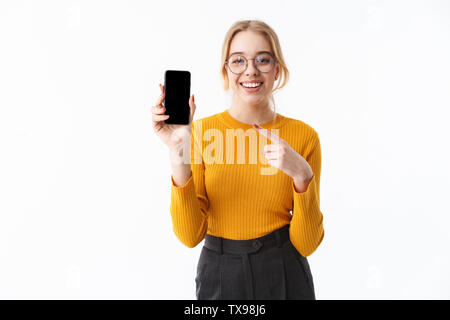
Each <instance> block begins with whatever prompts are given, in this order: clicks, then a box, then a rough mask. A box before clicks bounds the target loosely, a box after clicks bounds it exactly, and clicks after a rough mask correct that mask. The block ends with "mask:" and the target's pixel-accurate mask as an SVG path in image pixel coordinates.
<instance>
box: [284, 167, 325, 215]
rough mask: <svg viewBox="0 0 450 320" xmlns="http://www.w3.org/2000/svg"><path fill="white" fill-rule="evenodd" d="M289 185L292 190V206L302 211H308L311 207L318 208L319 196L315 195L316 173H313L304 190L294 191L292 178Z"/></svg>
mask: <svg viewBox="0 0 450 320" xmlns="http://www.w3.org/2000/svg"><path fill="white" fill-rule="evenodd" d="M291 186H292V191H293V192H294V208H299V209H300V211H301V212H303V213H306V212H309V211H310V210H311V209H316V208H317V209H319V208H318V203H317V201H318V199H319V198H318V197H317V188H316V175H313V177H312V179H311V181H310V182H309V184H308V187H307V189H306V191H304V192H297V191H295V187H294V180H292V183H291ZM319 213H320V212H319Z"/></svg>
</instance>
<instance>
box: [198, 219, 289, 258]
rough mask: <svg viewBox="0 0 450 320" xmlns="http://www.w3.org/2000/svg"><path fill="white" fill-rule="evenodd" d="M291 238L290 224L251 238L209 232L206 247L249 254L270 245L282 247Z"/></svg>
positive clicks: (220, 251)
mask: <svg viewBox="0 0 450 320" xmlns="http://www.w3.org/2000/svg"><path fill="white" fill-rule="evenodd" d="M288 240H289V224H287V225H285V226H283V227H282V228H280V229H277V230H275V231H273V232H271V233H269V234H267V235H265V236H262V237H259V238H255V239H249V240H232V239H226V238H221V237H216V236H212V235H210V234H207V235H206V236H205V244H204V245H205V247H207V248H208V249H211V250H214V251H216V252H219V253H220V254H223V253H232V254H248V253H254V252H257V251H259V250H260V249H261V248H262V249H261V250H264V249H266V248H270V247H274V246H277V247H281V246H282V245H283V244H284V243H285V242H286V241H288Z"/></svg>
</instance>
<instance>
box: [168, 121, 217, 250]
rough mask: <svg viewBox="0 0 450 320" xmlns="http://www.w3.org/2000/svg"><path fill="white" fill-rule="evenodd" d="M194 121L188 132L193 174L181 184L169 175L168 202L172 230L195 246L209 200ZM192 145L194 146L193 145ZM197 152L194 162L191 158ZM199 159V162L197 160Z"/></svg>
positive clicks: (204, 225) (201, 234)
mask: <svg viewBox="0 0 450 320" xmlns="http://www.w3.org/2000/svg"><path fill="white" fill-rule="evenodd" d="M194 124H195V122H194V123H193V127H192V133H191V154H190V160H191V171H192V175H191V176H190V178H189V179H188V180H187V182H186V183H185V185H184V186H178V187H177V186H176V185H175V183H174V181H173V175H171V177H170V180H171V202H170V213H171V216H172V225H173V231H174V233H175V235H176V236H177V238H178V239H179V240H180V241H181V242H182V243H183V244H184V245H185V246H187V247H189V248H194V247H195V246H197V245H198V244H199V243H200V242H201V241H202V240H203V239H204V238H205V235H206V231H207V229H208V209H209V200H208V196H207V194H206V188H205V165H204V162H203V157H202V156H201V154H200V153H199V151H200V150H201V149H199V148H200V147H199V146H198V145H199V144H198V141H197V140H198V139H196V138H195V137H196V134H195V133H196V131H197V130H195V125H194ZM194 146H196V147H195V148H194ZM196 152H197V160H198V161H197V162H198V163H197V162H195V161H194V158H195V157H196V154H195V153H196ZM200 158H201V161H200Z"/></svg>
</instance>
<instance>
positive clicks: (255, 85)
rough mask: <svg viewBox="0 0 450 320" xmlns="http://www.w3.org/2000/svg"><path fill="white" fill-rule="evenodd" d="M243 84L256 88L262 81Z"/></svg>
mask: <svg viewBox="0 0 450 320" xmlns="http://www.w3.org/2000/svg"><path fill="white" fill-rule="evenodd" d="M242 85H243V86H244V87H248V88H256V87H259V86H260V85H261V82H258V83H242Z"/></svg>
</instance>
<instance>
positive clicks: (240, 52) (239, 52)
mask: <svg viewBox="0 0 450 320" xmlns="http://www.w3.org/2000/svg"><path fill="white" fill-rule="evenodd" d="M260 53H269V54H273V53H272V52H270V51H258V52H257V54H260ZM233 54H244V52H242V51H238V52H233V53H230V56H232V55H233Z"/></svg>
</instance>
